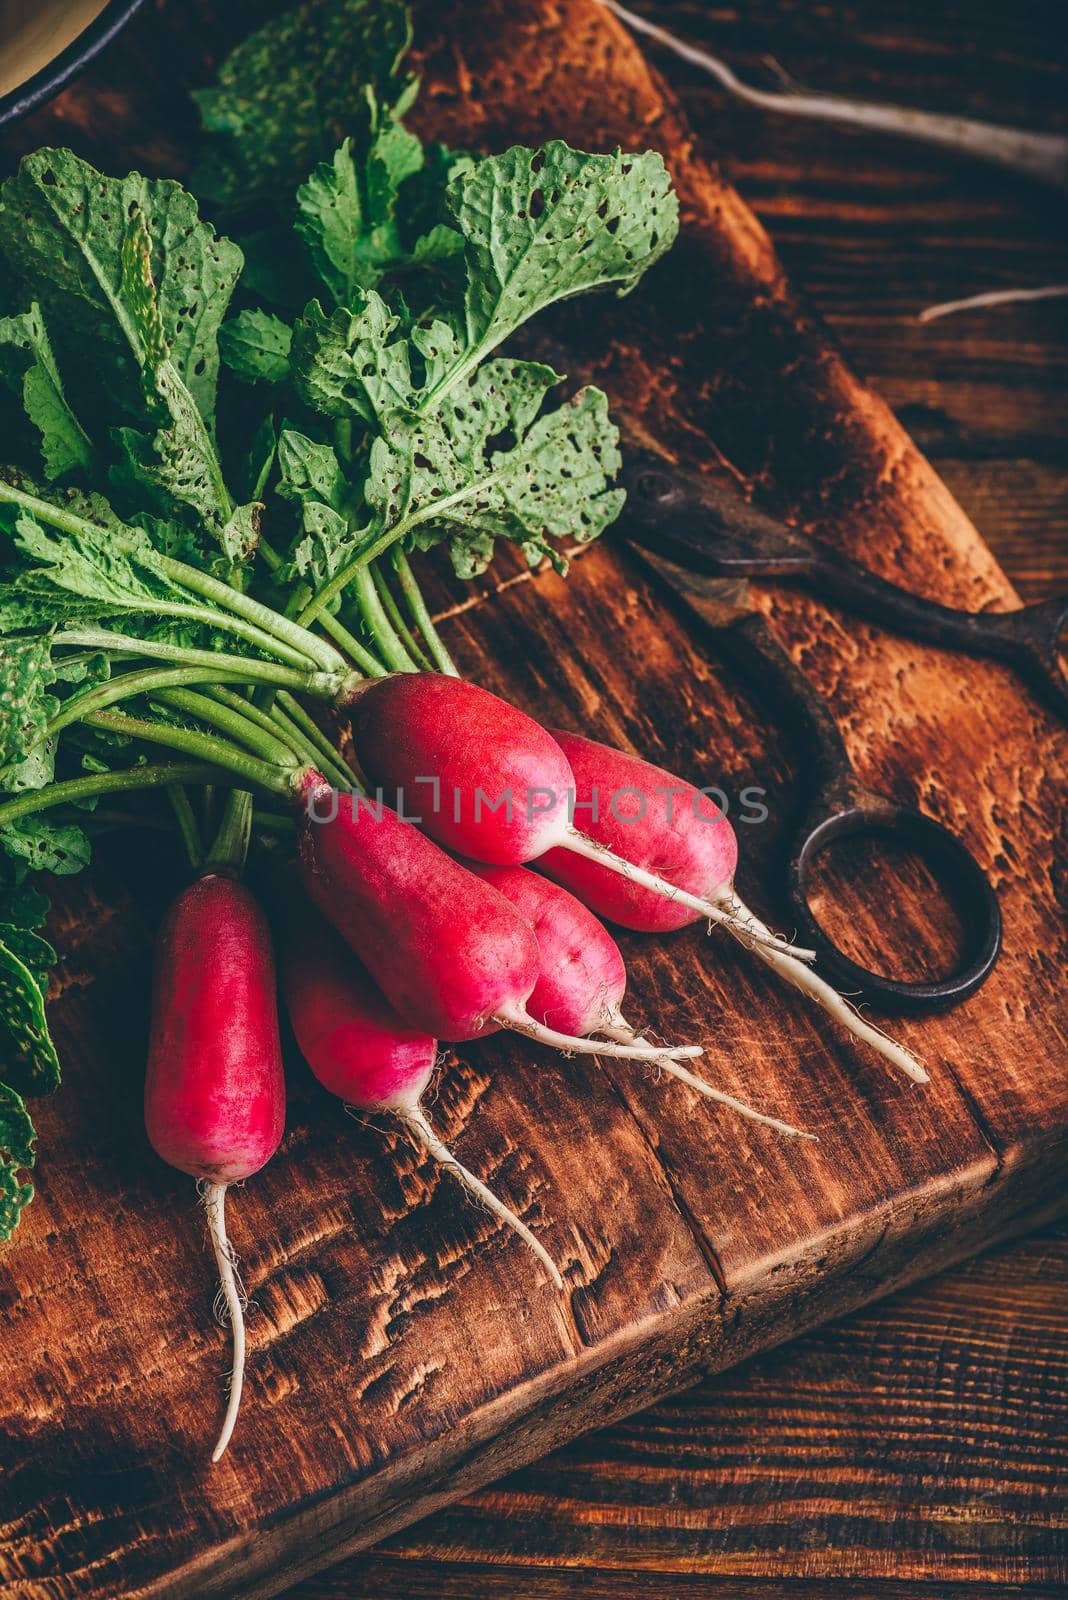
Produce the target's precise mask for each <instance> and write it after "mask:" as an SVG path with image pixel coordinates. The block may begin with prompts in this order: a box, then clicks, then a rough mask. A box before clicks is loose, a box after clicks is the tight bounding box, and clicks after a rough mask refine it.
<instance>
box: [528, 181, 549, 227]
mask: <svg viewBox="0 0 1068 1600" xmlns="http://www.w3.org/2000/svg"><path fill="white" fill-rule="evenodd" d="M544 211H545V196H544V194H543V193H542V191H541V190H540V189H535V190H534V193H533V194H532V195H531V197H530V215H531V218H532V219H533V220H534V221H535V222H536V221H537V219H538V218H539V217H540V216H541V215H542V214H543V212H544Z"/></svg>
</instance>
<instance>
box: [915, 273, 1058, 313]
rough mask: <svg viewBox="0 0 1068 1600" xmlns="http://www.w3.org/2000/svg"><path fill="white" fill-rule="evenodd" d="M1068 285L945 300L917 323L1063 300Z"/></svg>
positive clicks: (1010, 290) (1002, 290)
mask: <svg viewBox="0 0 1068 1600" xmlns="http://www.w3.org/2000/svg"><path fill="white" fill-rule="evenodd" d="M1066 295H1068V283H1047V284H1045V285H1044V286H1043V287H1042V288H1041V289H988V290H987V291H986V293H985V294H970V295H968V296H967V298H966V299H964V300H943V301H942V302H941V304H940V305H937V306H928V307H927V308H926V310H924V311H921V312H920V314H919V315H918V316H917V318H916V321H917V322H934V321H935V319H936V318H937V317H953V316H956V314H957V312H958V311H981V310H983V309H984V308H985V307H987V306H1012V305H1016V304H1018V303H1020V302H1022V301H1025V300H1063V299H1064V297H1065V296H1066Z"/></svg>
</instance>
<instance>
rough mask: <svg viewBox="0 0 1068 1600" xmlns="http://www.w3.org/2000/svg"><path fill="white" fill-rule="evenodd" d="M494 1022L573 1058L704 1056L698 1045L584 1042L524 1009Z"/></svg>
mask: <svg viewBox="0 0 1068 1600" xmlns="http://www.w3.org/2000/svg"><path fill="white" fill-rule="evenodd" d="M493 1021H494V1022H497V1023H499V1024H500V1026H501V1027H502V1028H511V1029H513V1030H514V1031H515V1032H516V1033H522V1034H525V1035H526V1037H527V1038H528V1039H534V1040H536V1041H537V1043H538V1044H545V1045H548V1046H549V1048H550V1049H552V1050H566V1051H567V1052H568V1054H571V1055H579V1056H612V1057H618V1059H619V1060H621V1061H659V1060H660V1059H661V1058H662V1057H663V1058H666V1059H667V1060H669V1061H685V1060H692V1059H693V1057H694V1056H699V1055H702V1054H703V1051H702V1049H701V1046H700V1045H699V1044H684V1045H675V1046H673V1047H672V1048H671V1049H670V1050H662V1049H660V1048H659V1047H658V1046H656V1045H651V1044H647V1043H646V1042H645V1041H644V1040H642V1041H640V1042H639V1043H637V1044H605V1043H604V1041H603V1040H601V1039H581V1038H578V1037H577V1036H576V1035H574V1034H570V1033H557V1031H556V1029H555V1028H547V1027H546V1026H545V1024H544V1022H537V1021H535V1019H534V1018H533V1017H532V1016H531V1015H530V1013H529V1012H527V1011H525V1010H523V1008H522V1007H521V1006H514V1007H509V1008H508V1009H507V1010H505V1011H501V1012H498V1014H497V1016H495V1017H494V1018H493Z"/></svg>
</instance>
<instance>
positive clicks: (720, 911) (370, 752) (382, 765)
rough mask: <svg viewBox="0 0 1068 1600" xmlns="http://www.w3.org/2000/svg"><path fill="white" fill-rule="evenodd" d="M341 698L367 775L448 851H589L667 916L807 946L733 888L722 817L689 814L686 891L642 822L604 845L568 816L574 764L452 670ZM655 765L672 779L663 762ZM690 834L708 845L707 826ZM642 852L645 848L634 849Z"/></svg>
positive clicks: (608, 803)
mask: <svg viewBox="0 0 1068 1600" xmlns="http://www.w3.org/2000/svg"><path fill="white" fill-rule="evenodd" d="M348 709H349V712H350V715H351V721H352V732H353V737H354V739H355V741H356V752H357V755H358V756H359V759H360V764H361V766H362V767H363V770H364V771H365V772H366V773H367V775H368V777H369V778H370V779H371V781H372V782H374V783H376V784H379V785H380V786H383V787H384V786H386V785H388V786H389V787H390V788H391V789H395V790H396V797H397V800H398V805H401V809H402V810H404V811H405V812H406V813H408V814H411V815H412V816H413V817H418V820H419V821H420V823H421V825H422V827H424V828H425V829H426V831H427V833H429V834H431V835H432V836H433V837H434V838H435V839H437V841H438V842H439V844H443V845H445V846H446V847H447V848H448V849H450V850H455V851H456V852H457V854H458V855H463V856H469V857H470V858H471V859H472V860H475V861H485V862H486V863H487V865H490V866H521V865H523V864H524V863H525V862H529V861H537V860H539V859H540V858H541V857H542V856H544V855H545V854H546V853H547V852H548V851H550V850H559V851H570V852H572V853H575V854H578V855H583V856H590V857H592V858H593V859H594V860H595V861H596V862H597V863H598V865H599V866H600V867H602V868H604V869H607V870H609V871H612V872H617V873H619V874H621V876H622V877H623V878H625V879H626V880H628V882H629V883H630V884H632V885H641V886H642V888H643V889H644V890H646V891H648V892H651V893H652V894H656V895H660V896H663V897H665V899H666V900H667V902H668V905H669V911H668V913H666V915H667V918H668V920H667V922H666V926H668V927H677V926H679V925H680V924H679V921H678V920H677V919H678V918H679V915H680V913H681V911H682V910H683V909H684V908H688V909H689V913H690V915H689V916H688V917H685V918H683V919H682V920H683V921H690V920H692V919H693V917H695V916H700V917H708V918H710V919H711V920H712V921H714V922H722V923H725V924H726V925H727V926H728V927H729V928H731V929H732V930H734V931H738V932H740V933H745V934H746V936H747V937H748V938H751V939H757V940H759V941H760V942H762V943H765V944H770V945H773V946H774V947H775V948H776V949H786V950H790V951H791V952H792V953H793V954H794V955H796V956H802V957H804V958H805V959H809V958H810V957H811V951H799V950H796V949H795V948H794V946H793V945H790V944H787V942H786V941H785V940H783V939H780V938H779V937H778V935H776V934H773V933H772V932H771V930H770V929H769V928H766V927H765V926H764V924H763V923H762V922H760V921H758V919H757V918H756V917H754V916H753V914H752V912H751V911H749V909H748V908H747V907H746V906H743V905H742V903H741V901H740V900H739V899H738V897H737V896H736V895H735V894H734V891H733V889H732V887H731V881H730V880H731V876H732V874H733V871H734V862H735V859H736V845H735V842H734V833H733V830H732V829H731V827H730V825H729V823H727V822H726V820H725V819H724V821H723V825H722V828H720V827H718V826H714V825H709V824H708V823H707V822H704V823H697V824H695V826H703V827H704V828H705V830H706V832H707V834H708V835H709V836H711V835H713V834H715V835H716V836H717V837H716V840H715V850H714V854H715V856H716V861H717V870H716V872H715V873H714V874H713V876H712V881H711V882H708V883H705V884H703V885H702V886H701V887H700V888H698V889H696V890H691V888H690V886H689V885H688V884H686V883H679V882H676V881H675V880H674V878H673V877H672V875H671V874H670V873H664V874H661V873H660V871H659V869H658V867H657V865H656V861H657V860H658V859H659V857H660V855H661V854H662V852H660V851H658V850H653V851H652V852H650V851H649V849H648V842H649V841H648V833H649V829H648V828H647V829H644V830H643V829H639V828H632V827H629V826H626V825H624V826H623V828H622V830H619V829H617V830H616V833H617V835H619V837H618V840H617V843H616V844H615V845H613V846H612V847H611V848H609V847H607V846H606V845H605V844H604V843H603V842H602V841H601V840H600V838H599V837H598V830H597V827H596V826H595V825H592V823H591V825H590V826H589V827H588V828H587V818H588V815H589V814H588V813H587V812H585V811H583V813H582V821H583V828H584V829H585V830H586V831H582V832H580V831H579V829H578V828H576V826H575V807H574V804H573V802H574V799H575V795H576V782H575V774H574V773H573V772H572V770H571V763H570V762H569V760H568V757H567V754H566V752H565V751H564V750H563V749H561V747H560V744H559V743H558V741H557V740H556V739H555V738H554V737H553V735H552V734H551V733H549V732H548V731H547V730H546V729H545V728H543V727H542V726H541V725H540V723H537V722H535V721H534V719H533V717H528V716H527V715H526V713H525V712H523V711H519V710H518V709H517V708H516V707H515V706H512V705H509V704H508V702H507V700H502V699H501V698H500V697H499V696H498V695H495V694H490V692H489V691H488V690H487V689H480V688H479V687H478V685H477V684H473V683H468V682H466V680H464V679H462V678H450V677H444V676H439V675H435V674H433V673H418V672H401V673H396V674H394V675H393V676H391V677H386V678H378V679H375V680H374V681H373V682H371V683H366V684H361V685H360V686H359V688H358V689H357V690H356V691H355V693H354V694H353V696H352V698H351V700H350V702H349V706H348ZM663 776H664V778H665V779H666V780H667V781H668V782H669V783H672V784H675V785H676V787H678V784H677V780H676V779H673V778H672V777H671V775H670V774H669V773H665V774H664V775H663ZM687 788H689V786H687ZM691 792H695V791H691ZM615 801H616V796H615V791H614V790H612V789H609V790H607V791H606V792H605V794H604V797H603V802H602V803H603V805H604V807H605V808H606V809H610V808H611V807H612V806H613V804H615ZM651 823H652V819H650V826H651ZM643 834H644V835H645V838H644V841H643ZM643 842H644V846H645V847H644V848H643ZM702 844H703V848H704V849H706V850H708V849H712V848H713V843H712V839H711V837H709V839H707V840H705V841H703V842H702ZM650 854H651V856H652V859H650V860H646V859H644V858H645V857H646V856H649V855H650ZM667 864H668V865H669V866H670V864H671V858H670V855H669V857H668V862H667Z"/></svg>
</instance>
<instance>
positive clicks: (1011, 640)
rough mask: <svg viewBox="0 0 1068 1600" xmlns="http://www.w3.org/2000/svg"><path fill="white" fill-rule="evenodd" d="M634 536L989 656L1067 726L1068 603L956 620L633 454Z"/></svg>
mask: <svg viewBox="0 0 1068 1600" xmlns="http://www.w3.org/2000/svg"><path fill="white" fill-rule="evenodd" d="M620 481H621V483H622V485H623V487H624V488H625V489H626V491H627V533H628V536H629V537H630V538H631V539H635V540H637V542H638V543H639V544H641V545H643V546H648V547H650V548H652V549H654V550H657V551H660V552H662V553H663V554H664V555H666V556H668V557H669V558H670V559H671V560H673V561H677V562H678V563H680V565H681V566H683V567H685V568H687V569H688V570H690V571H692V572H704V573H707V574H709V575H710V576H713V577H719V578H757V577H760V578H786V579H788V580H790V581H792V582H798V583H803V584H804V585H805V586H806V587H807V588H810V589H813V590H814V591H815V592H817V593H818V594H821V595H824V596H826V597H827V598H828V599H830V600H835V601H837V602H838V603H839V604H841V605H842V606H843V607H845V609H846V610H848V611H853V612H856V613H857V614H858V615H860V616H863V617H867V618H868V620H869V621H871V622H878V623H882V624H883V625H884V626H886V627H889V628H894V629H896V630H897V631H898V632H899V633H905V634H909V635H910V636H911V637H912V638H914V639H920V640H922V641H923V642H924V643H925V644H935V645H944V646H945V647H947V648H948V649H954V650H964V651H966V652H967V653H968V654H969V655H975V656H988V657H990V658H991V659H992V660H995V661H1004V662H1006V663H1007V664H1008V665H1010V666H1012V667H1015V668H1016V670H1017V671H1018V672H1019V673H1020V675H1021V676H1022V677H1024V678H1026V679H1027V681H1028V682H1029V683H1030V684H1031V686H1032V687H1033V688H1034V689H1036V690H1037V691H1038V693H1040V694H1041V695H1042V696H1043V697H1044V698H1045V700H1046V701H1047V702H1048V703H1049V704H1050V705H1051V706H1053V707H1054V708H1055V709H1056V710H1057V711H1058V712H1059V713H1060V714H1061V716H1062V717H1068V678H1066V676H1065V673H1064V669H1063V666H1062V658H1061V635H1062V633H1063V632H1064V629H1065V625H1066V623H1068V595H1055V596H1054V597H1053V598H1052V599H1051V600H1043V601H1041V602H1040V603H1039V604H1037V605H1031V606H1021V607H1020V608H1019V609H1018V610H1016V611H956V610H954V609H953V608H952V607H951V606H943V605H939V604H938V602H937V601H934V600H923V599H921V598H920V597H919V596H918V595H914V594H910V593H909V592H908V590H907V589H899V588H898V587H897V585H896V584H893V583H887V582H886V580H885V579H883V578H877V577H876V576H875V574H874V573H872V572H868V571H867V570H866V569H865V568H864V567H862V566H859V565H858V564H857V562H855V561H851V560H850V559H849V557H848V556H843V555H841V554H840V553H839V552H838V551H837V550H834V549H832V547H831V546H830V545H828V544H824V543H823V542H822V541H821V540H819V539H813V538H811V537H810V536H809V535H808V534H804V533H796V532H795V531H794V530H793V529H792V528H788V527H787V526H786V525H785V523H782V522H779V521H777V520H776V518H775V517H772V516H769V515H768V514H767V513H766V512H764V511H760V510H758V509H757V508H756V507H755V506H751V505H750V504H749V503H748V501H746V500H745V499H744V497H743V496H742V495H741V494H740V493H738V492H736V491H734V490H732V489H731V488H730V487H729V486H725V485H724V484H722V483H717V482H715V481H713V480H712V479H709V478H704V477H701V476H699V475H698V474H696V473H689V472H685V471H683V470H682V469H681V468H679V467H676V466H674V465H673V464H671V463H670V462H667V461H665V459H664V457H663V456H657V455H655V454H653V453H652V452H650V451H643V450H641V449H628V451H627V458H626V463H625V466H624V469H623V472H622V475H621V479H620Z"/></svg>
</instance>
